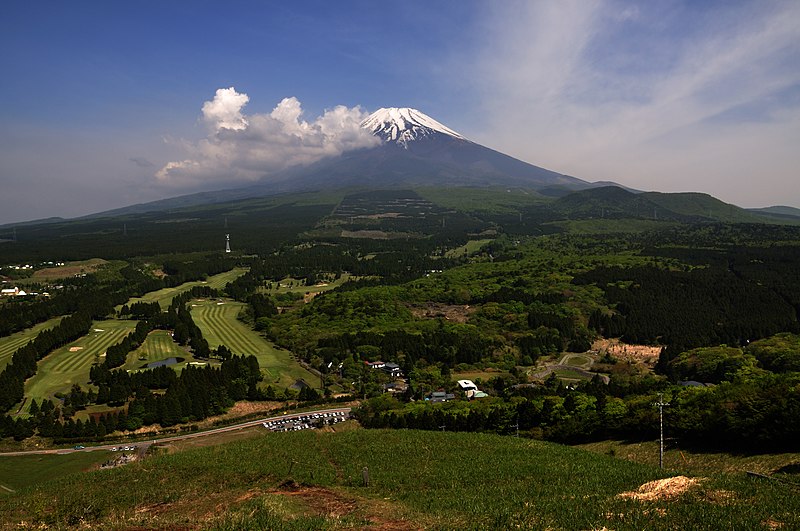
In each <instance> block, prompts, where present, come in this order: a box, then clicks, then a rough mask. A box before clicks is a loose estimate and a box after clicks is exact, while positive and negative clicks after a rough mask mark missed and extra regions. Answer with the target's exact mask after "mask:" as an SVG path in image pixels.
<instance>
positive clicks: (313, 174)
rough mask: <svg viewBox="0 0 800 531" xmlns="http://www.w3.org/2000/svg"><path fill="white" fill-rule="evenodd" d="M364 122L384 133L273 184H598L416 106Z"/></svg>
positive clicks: (566, 187) (542, 187)
mask: <svg viewBox="0 0 800 531" xmlns="http://www.w3.org/2000/svg"><path fill="white" fill-rule="evenodd" d="M361 126H362V127H363V128H365V129H367V130H368V131H370V132H371V133H372V134H373V135H375V136H377V137H379V138H381V140H382V142H381V144H380V145H379V146H377V147H372V148H365V149H359V150H355V151H350V152H346V153H344V154H342V155H340V156H338V157H332V158H327V159H323V160H320V161H318V162H316V163H314V164H311V165H309V166H305V167H297V168H293V169H290V170H288V171H286V172H283V173H282V174H281V175H279V176H273V177H271V178H270V179H269V180H270V184H271V185H272V186H276V187H277V188H279V189H281V191H288V190H296V189H310V188H330V187H333V186H336V187H343V186H348V187H349V186H365V187H371V188H381V187H391V188H396V187H401V186H468V187H488V186H513V187H521V188H528V189H533V190H539V191H545V192H547V191H552V190H560V191H561V193H566V192H567V191H573V190H581V189H584V188H589V187H592V186H593V185H592V184H591V183H588V182H586V181H583V180H581V179H577V178H575V177H570V176H568V175H563V174H560V173H557V172H554V171H550V170H546V169H544V168H540V167H538V166H534V165H532V164H528V163H527V162H523V161H521V160H518V159H515V158H513V157H510V156H508V155H504V154H503V153H500V152H498V151H495V150H493V149H490V148H487V147H484V146H482V145H480V144H477V143H475V142H472V141H470V140H468V139H467V138H466V137H464V136H463V135H461V134H460V133H457V132H456V131H454V130H452V129H450V128H449V127H447V126H445V125H443V124H441V123H439V122H438V121H436V120H434V119H433V118H431V117H430V116H427V115H426V114H424V113H422V112H420V111H418V110H416V109H411V108H407V107H389V108H383V109H378V110H377V111H375V112H374V113H372V114H371V115H370V116H369V117H368V118H367V119H365V120H364V121H363V122H362V123H361ZM276 177H277V179H276ZM559 195H560V194H559Z"/></svg>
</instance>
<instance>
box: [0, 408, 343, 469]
mask: <svg viewBox="0 0 800 531" xmlns="http://www.w3.org/2000/svg"><path fill="white" fill-rule="evenodd" d="M314 413H347V414H349V413H350V408H349V407H340V408H331V409H314V410H310V411H302V412H299V413H290V414H286V415H278V416H275V417H265V418H262V419H257V420H249V421H247V422H242V423H241V424H233V425H231V426H225V427H222V428H214V429H212V430H206V431H195V432H191V433H186V434H182V435H175V436H173V437H164V438H162V439H150V440H147V441H127V442H117V443H114V444H102V445H99V446H87V447H86V448H81V449H79V450H76V449H75V448H51V449H48V450H25V451H20V452H0V457H5V456H14V455H37V454H40V455H41V454H56V455H62V454H71V453H75V452H95V451H98V450H105V451H111V449H112V448H119V447H120V446H136V451H141V452H143V451H144V450H146V449H147V448H149V447H150V446H151V445H153V444H159V443H167V442H174V441H183V440H186V439H195V438H197V437H206V436H208V435H215V434H217V433H225V432H228V431H236V430H241V429H243V428H250V427H252V426H258V425H260V424H261V423H263V422H268V421H275V420H283V419H287V420H291V419H294V418H297V417H304V416H307V415H313V414H314Z"/></svg>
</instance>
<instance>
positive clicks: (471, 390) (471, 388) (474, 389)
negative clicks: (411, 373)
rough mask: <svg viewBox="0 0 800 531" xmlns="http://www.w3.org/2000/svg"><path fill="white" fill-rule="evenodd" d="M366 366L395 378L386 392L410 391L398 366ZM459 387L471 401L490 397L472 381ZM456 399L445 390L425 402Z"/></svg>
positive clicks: (461, 382) (379, 363) (377, 363)
mask: <svg viewBox="0 0 800 531" xmlns="http://www.w3.org/2000/svg"><path fill="white" fill-rule="evenodd" d="M364 364H365V365H366V366H367V367H369V368H371V369H373V370H380V371H383V372H385V373H386V374H387V375H388V376H390V377H391V378H394V380H395V381H393V382H390V383H387V384H384V386H383V390H384V392H387V393H403V392H405V391H406V389H408V381H407V380H406V379H405V377H404V375H403V371H402V370H400V366H399V365H398V364H396V363H391V362H386V361H365V362H364ZM458 387H459V390H460V391H461V392H462V393H464V396H465V397H466V398H467V399H469V400H472V399H475V398H484V397H487V396H489V395H487V394H486V393H484V392H483V391H481V390H480V389H478V386H477V385H475V383H474V382H473V381H472V380H459V381H458ZM455 398H456V395H455V393H448V392H446V391H444V390H439V391H433V392H432V393H430V394H428V396H426V397H425V400H426V401H429V402H433V403H436V402H447V401H449V400H454V399H455Z"/></svg>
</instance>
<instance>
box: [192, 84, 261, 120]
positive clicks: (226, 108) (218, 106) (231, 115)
mask: <svg viewBox="0 0 800 531" xmlns="http://www.w3.org/2000/svg"><path fill="white" fill-rule="evenodd" d="M248 101H250V98H249V97H248V96H247V94H239V93H238V92H236V89H234V88H233V87H230V88H226V89H217V93H216V94H215V95H214V99H213V100H211V101H207V102H205V103H204V104H203V118H205V120H206V122H208V123H209V124H210V125H211V126H212V129H213V130H218V129H221V128H226V129H234V130H241V129H245V128H246V127H247V120H246V119H245V117H244V116H242V107H244V106H245V105H247V102H248Z"/></svg>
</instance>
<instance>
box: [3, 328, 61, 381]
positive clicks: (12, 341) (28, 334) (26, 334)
mask: <svg viewBox="0 0 800 531" xmlns="http://www.w3.org/2000/svg"><path fill="white" fill-rule="evenodd" d="M60 322H61V317H54V318H52V319H50V320H48V321H45V322H43V323H39V324H37V325H35V326H33V327H31V328H28V329H26V330H22V331H21V332H17V333H16V334H11V335H10V336H6V337H2V338H0V371H2V370H3V369H5V367H6V365H8V364H9V363H11V357H12V356H13V355H14V352H16V351H17V349H19V348H20V347H24V346H25V345H27V344H28V343H29V342H30V341H31V340H32V339H34V338H35V337H36V335H37V334H38V333H39V332H41V331H42V330H48V329H50V328H53V327H55V326H56V325H57V324H58V323H60Z"/></svg>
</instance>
